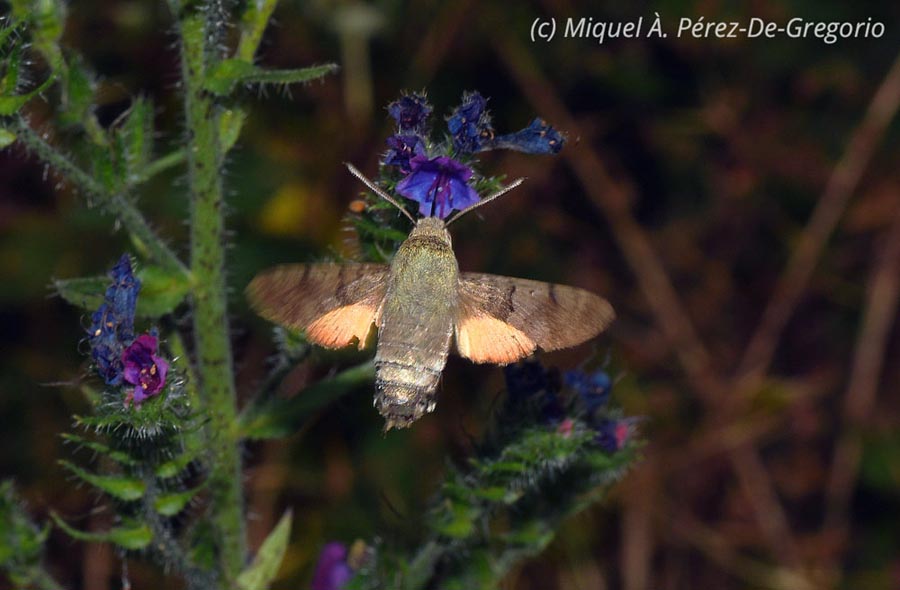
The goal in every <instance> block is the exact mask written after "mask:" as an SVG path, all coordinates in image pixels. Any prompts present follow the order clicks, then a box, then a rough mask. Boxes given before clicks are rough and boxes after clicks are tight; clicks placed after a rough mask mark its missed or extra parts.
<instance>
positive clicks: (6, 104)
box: [0, 74, 54, 116]
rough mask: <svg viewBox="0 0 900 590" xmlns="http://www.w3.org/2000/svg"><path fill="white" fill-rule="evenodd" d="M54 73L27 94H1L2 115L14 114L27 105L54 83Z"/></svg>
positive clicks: (0, 114) (0, 107)
mask: <svg viewBox="0 0 900 590" xmlns="http://www.w3.org/2000/svg"><path fill="white" fill-rule="evenodd" d="M53 78H54V76H53V74H51V75H50V76H49V77H48V78H47V79H46V80H44V82H43V83H42V84H41V85H40V86H38V87H37V88H35V89H34V90H32V91H31V92H26V93H25V94H18V95H11V96H10V95H7V96H0V116H9V115H14V114H15V113H16V112H17V111H18V110H19V109H21V108H22V107H23V106H25V103H27V102H28V101H29V100H31V99H32V98H34V97H35V96H37V95H38V94H40V93H41V92H43V91H44V90H46V89H47V88H49V87H50V85H51V84H53Z"/></svg>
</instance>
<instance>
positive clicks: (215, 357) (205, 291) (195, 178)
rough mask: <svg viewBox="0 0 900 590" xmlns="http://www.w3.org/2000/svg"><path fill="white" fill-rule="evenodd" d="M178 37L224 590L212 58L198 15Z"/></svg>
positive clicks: (228, 460)
mask: <svg viewBox="0 0 900 590" xmlns="http://www.w3.org/2000/svg"><path fill="white" fill-rule="evenodd" d="M201 12H202V11H201ZM181 36H182V77H183V80H184V91H185V107H186V109H185V111H186V112H185V116H186V123H187V125H186V128H187V129H188V134H189V135H188V146H187V148H188V170H189V172H190V190H191V271H192V272H193V273H194V277H195V281H194V289H193V319H194V337H195V339H196V343H195V350H196V356H197V373H198V377H199V380H200V384H199V385H200V390H201V392H202V397H203V404H204V410H205V412H206V415H207V417H208V422H207V425H206V437H207V445H208V449H209V460H210V473H209V489H210V490H211V491H212V497H211V502H212V506H211V507H210V519H211V521H212V524H213V527H214V528H215V531H216V538H217V540H218V543H219V559H220V570H221V574H222V576H221V577H222V581H223V586H224V587H225V588H231V587H234V585H235V580H236V578H237V576H238V574H239V573H240V571H241V569H242V568H243V566H244V558H245V555H246V539H245V536H246V535H245V529H244V515H243V490H242V488H241V459H240V448H239V446H240V440H239V436H238V429H237V420H236V418H237V407H236V406H237V402H236V393H235V385H234V376H233V375H234V373H233V370H232V359H231V342H230V340H229V334H228V318H227V316H226V294H227V290H226V285H225V245H224V232H225V219H224V211H223V209H224V198H223V191H222V181H221V168H222V148H221V144H220V141H219V115H218V110H217V107H216V105H215V103H214V102H213V97H212V95H211V94H209V93H208V92H206V91H205V90H204V89H203V81H204V75H205V72H206V71H207V69H208V67H209V66H210V65H211V64H209V63H208V60H211V59H215V57H214V52H212V51H210V50H209V48H208V47H207V46H206V43H207V41H206V39H207V37H206V23H205V22H204V17H203V15H202V14H201V13H198V12H196V11H191V13H189V14H184V15H182V17H181Z"/></svg>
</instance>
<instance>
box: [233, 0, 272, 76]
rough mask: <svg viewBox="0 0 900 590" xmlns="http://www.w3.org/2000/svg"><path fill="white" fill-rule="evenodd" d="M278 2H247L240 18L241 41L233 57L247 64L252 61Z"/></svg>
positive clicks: (265, 0)
mask: <svg viewBox="0 0 900 590" xmlns="http://www.w3.org/2000/svg"><path fill="white" fill-rule="evenodd" d="M276 4H278V0H250V1H249V2H247V8H246V9H244V14H243V16H242V17H241V28H242V30H241V41H240V43H239V44H238V48H237V52H236V54H235V57H236V58H238V59H242V60H244V61H247V62H252V61H253V56H254V55H256V50H257V48H259V43H260V41H262V36H263V33H264V32H265V30H266V25H267V24H268V23H269V18H270V17H271V16H272V11H273V10H275V5H276Z"/></svg>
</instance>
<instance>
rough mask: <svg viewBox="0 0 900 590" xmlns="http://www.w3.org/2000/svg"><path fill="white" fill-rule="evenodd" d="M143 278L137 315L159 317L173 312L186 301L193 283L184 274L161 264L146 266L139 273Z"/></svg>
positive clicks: (140, 277)
mask: <svg viewBox="0 0 900 590" xmlns="http://www.w3.org/2000/svg"><path fill="white" fill-rule="evenodd" d="M137 276H138V278H139V279H140V280H141V292H140V293H139V294H138V300H137V311H136V313H137V315H139V316H142V317H159V316H162V315H165V314H167V313H171V312H172V311H174V310H175V308H176V307H178V305H179V304H180V303H181V302H182V301H184V298H185V297H186V296H187V294H188V292H189V291H190V289H191V285H190V283H189V282H188V279H187V277H185V276H184V275H183V274H181V273H179V272H177V271H174V270H170V269H166V268H163V267H161V266H149V265H148V266H144V267H143V268H141V269H140V270H139V271H138V273H137Z"/></svg>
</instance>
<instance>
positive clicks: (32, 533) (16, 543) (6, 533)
mask: <svg viewBox="0 0 900 590" xmlns="http://www.w3.org/2000/svg"><path fill="white" fill-rule="evenodd" d="M48 533H49V529H48V528H47V527H43V528H41V527H38V526H36V525H35V524H33V523H32V522H31V518H30V517H29V516H28V513H27V512H26V510H25V506H24V504H23V503H22V501H21V499H20V498H19V496H18V494H17V493H16V490H15V488H14V487H13V484H12V481H9V480H7V481H4V482H2V483H0V568H3V569H13V568H16V566H25V565H33V564H36V563H38V561H39V560H40V556H41V553H42V552H43V548H44V542H45V541H46V540H47V534H48Z"/></svg>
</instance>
